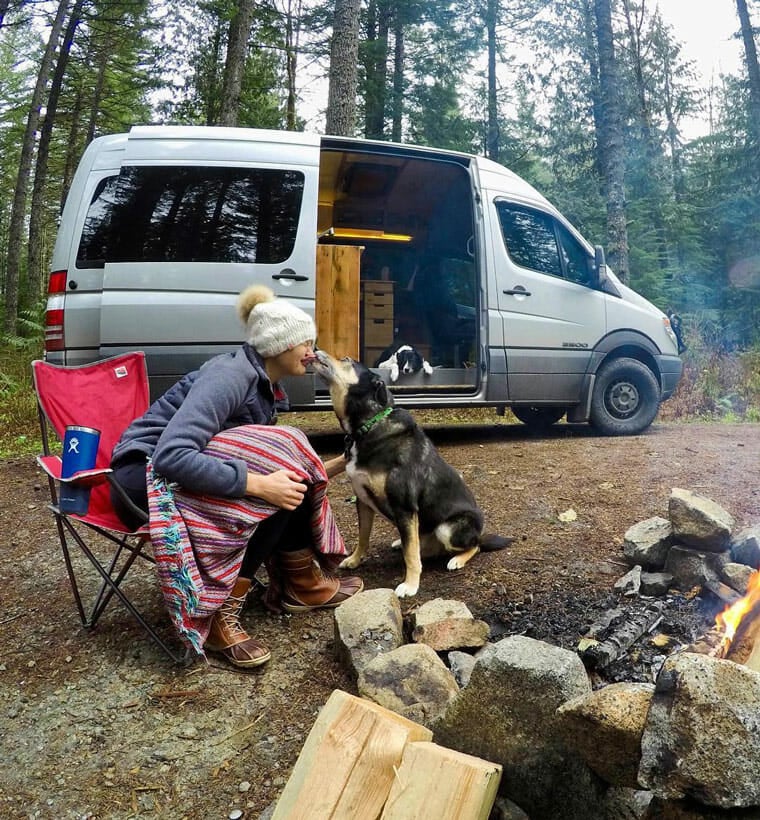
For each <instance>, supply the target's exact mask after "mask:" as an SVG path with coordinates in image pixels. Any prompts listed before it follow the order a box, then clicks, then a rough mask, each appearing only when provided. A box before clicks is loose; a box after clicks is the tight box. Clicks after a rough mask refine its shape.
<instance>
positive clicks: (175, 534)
mask: <svg viewBox="0 0 760 820" xmlns="http://www.w3.org/2000/svg"><path fill="white" fill-rule="evenodd" d="M205 452H206V453H207V454H209V455H213V456H215V457H216V458H220V459H223V460H229V459H240V458H242V459H243V460H244V461H245V462H246V464H247V466H248V470H249V471H251V472H256V473H261V474H266V473H271V472H274V471H275V470H279V469H288V470H293V471H294V472H296V473H298V474H299V476H300V477H301V478H302V479H303V481H304V482H306V483H307V484H308V485H309V490H308V492H307V499H308V500H309V501H310V502H311V505H312V518H311V526H312V534H313V537H314V544H315V546H316V548H317V549H318V550H319V551H320V552H321V553H324V554H327V555H334V556H337V555H345V552H346V548H345V545H344V543H343V539H342V537H341V535H340V533H339V531H338V528H337V526H336V524H335V519H334V517H333V512H332V508H331V507H330V503H329V501H328V499H327V493H326V488H327V474H326V473H325V468H324V465H323V463H322V461H321V459H320V458H319V456H318V455H317V454H316V453H315V452H314V450H313V449H312V447H311V445H310V444H309V441H308V439H307V438H306V436H305V435H304V434H303V433H302V432H301V431H300V430H297V429H295V428H293V427H285V426H283V427H274V426H263V425H246V426H244V427H234V428H232V429H230V430H225V431H224V432H222V433H219V434H218V435H216V436H214V438H213V439H212V440H211V441H210V442H209V445H208V447H207V448H206V450H205ZM148 503H149V510H150V525H149V526H150V537H151V541H152V543H153V550H154V555H155V558H156V567H157V570H158V576H159V582H160V584H161V591H162V592H163V595H164V600H165V602H166V605H167V608H168V610H169V614H170V616H171V618H172V622H173V623H174V626H175V628H176V629H177V632H178V633H179V635H180V637H181V638H182V640H183V641H184V642H185V643H187V644H188V645H189V646H191V647H192V648H193V649H194V650H195V651H196V652H197V653H198V654H200V655H203V654H204V652H203V643H204V641H205V640H206V637H207V636H208V631H209V628H210V625H211V616H212V615H213V614H214V613H215V612H216V611H217V609H219V607H220V606H221V604H222V603H223V602H224V601H225V600H226V599H227V598H228V597H229V594H230V592H231V590H232V587H233V586H234V583H235V580H236V579H237V576H238V573H239V572H240V565H241V563H242V561H243V555H244V554H245V548H246V545H247V544H248V539H249V538H250V537H251V535H253V532H254V530H255V529H256V526H257V524H258V523H259V522H260V521H263V520H264V519H265V518H268V517H269V516H270V515H272V514H273V513H274V512H276V511H277V509H278V508H277V507H274V506H273V505H271V504H269V503H267V502H266V501H264V500H263V499H261V498H253V497H245V498H219V497H216V496H208V495H196V494H194V493H190V492H187V491H185V490H182V489H180V488H179V487H176V486H174V485H172V486H169V485H168V484H167V482H166V481H165V480H164V479H163V478H162V477H161V476H159V475H157V474H156V473H155V472H154V471H153V468H152V465H151V464H150V463H149V464H148Z"/></svg>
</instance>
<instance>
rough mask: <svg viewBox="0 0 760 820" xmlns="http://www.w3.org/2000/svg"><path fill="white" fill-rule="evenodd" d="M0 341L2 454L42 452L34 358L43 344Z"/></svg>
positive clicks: (0, 440)
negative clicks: (38, 346)
mask: <svg viewBox="0 0 760 820" xmlns="http://www.w3.org/2000/svg"><path fill="white" fill-rule="evenodd" d="M15 342H17V340H8V339H5V340H2V341H0V458H8V457H11V456H21V455H28V454H37V453H39V452H41V441H40V435H39V422H38V420H37V401H36V399H35V396H34V386H33V384H32V368H31V362H32V359H35V358H37V357H38V355H39V353H40V349H39V348H31V347H30V346H29V345H27V344H18V343H15Z"/></svg>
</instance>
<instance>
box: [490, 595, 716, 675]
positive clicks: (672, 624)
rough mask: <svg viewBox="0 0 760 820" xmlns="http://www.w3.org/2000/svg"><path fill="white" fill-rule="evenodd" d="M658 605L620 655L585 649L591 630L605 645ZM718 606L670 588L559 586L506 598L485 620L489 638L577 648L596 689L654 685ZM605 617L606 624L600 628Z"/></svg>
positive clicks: (702, 630) (707, 623)
mask: <svg viewBox="0 0 760 820" xmlns="http://www.w3.org/2000/svg"><path fill="white" fill-rule="evenodd" d="M654 604H658V605H659V606H661V607H662V609H661V611H660V612H659V613H658V616H657V619H656V621H657V622H656V623H655V624H654V626H653V628H651V630H650V631H647V630H645V631H644V632H643V633H642V634H641V635H640V637H638V638H637V639H636V640H634V641H633V642H632V643H631V644H630V645H629V646H628V647H624V648H622V650H621V654H620V655H619V656H618V657H617V658H615V659H613V660H611V661H610V662H609V663H600V662H599V661H597V660H595V659H594V657H593V653H590V652H588V650H587V649H586V651H583V650H584V648H585V645H584V638H585V637H586V636H588V635H590V634H591V633H595V637H594V639H593V640H595V641H598V642H599V643H602V642H603V641H605V640H607V639H608V638H609V637H610V635H613V634H615V631H616V630H620V629H621V628H622V627H624V626H625V625H626V624H635V623H637V622H642V621H643V622H644V623H646V622H647V621H648V617H647V615H648V612H649V611H651V610H652V607H653V605H654ZM720 608H722V607H720ZM718 609H719V608H718V607H716V604H715V602H714V601H712V600H708V599H705V598H702V597H700V596H695V595H693V594H691V593H686V594H682V593H679V592H671V593H670V594H668V595H667V596H665V597H664V598H661V599H653V598H628V597H625V596H623V595H620V594H618V593H615V592H600V593H596V594H594V593H588V594H587V595H583V596H581V595H579V594H578V592H577V590H571V591H566V592H565V591H560V590H555V591H554V592H550V593H546V594H536V595H533V596H531V598H529V599H526V600H524V601H522V602H513V601H505V602H504V604H503V606H499V607H497V608H494V609H493V610H491V611H490V612H486V613H484V614H483V615H482V618H483V620H485V621H486V622H487V623H488V624H489V625H490V627H491V634H490V640H491V641H494V642H495V641H498V640H500V639H501V638H504V637H506V636H508V635H525V636H527V637H529V638H535V639H536V640H541V641H545V642H546V643H550V644H553V645H554V646H559V647H561V648H563V649H570V650H575V651H578V652H579V654H580V656H581V659H582V660H583V661H584V663H585V664H586V666H587V668H588V670H589V673H590V674H591V677H592V680H593V682H594V687H595V688H597V687H600V686H605V685H607V684H609V683H621V682H633V683H653V682H654V681H655V679H656V677H657V674H658V672H659V671H660V668H661V667H662V664H663V663H664V662H665V659H666V658H667V656H668V655H670V654H671V653H672V652H674V651H676V650H679V649H683V648H684V647H687V646H689V645H691V644H693V643H694V642H695V641H696V640H697V639H698V638H699V637H700V636H701V635H703V634H704V633H705V632H706V631H707V630H709V629H710V627H711V626H712V625H713V623H714V618H715V613H716V611H718ZM607 621H609V623H608V625H607V627H606V628H603V629H599V628H598V627H599V625H600V624H604V623H605V622H607Z"/></svg>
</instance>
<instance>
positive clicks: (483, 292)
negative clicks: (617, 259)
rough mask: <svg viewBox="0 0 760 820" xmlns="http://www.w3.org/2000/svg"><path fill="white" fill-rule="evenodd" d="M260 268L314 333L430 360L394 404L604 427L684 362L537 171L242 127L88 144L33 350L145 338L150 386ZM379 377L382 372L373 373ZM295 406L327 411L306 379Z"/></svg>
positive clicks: (201, 355) (108, 346)
mask: <svg viewBox="0 0 760 820" xmlns="http://www.w3.org/2000/svg"><path fill="white" fill-rule="evenodd" d="M254 282H257V283H264V284H266V285H268V286H269V287H271V288H272V290H273V291H274V292H275V293H276V294H277V295H278V296H279V297H282V298H284V299H287V300H289V301H292V302H293V303H294V304H296V305H298V306H299V307H301V308H303V309H305V310H306V311H308V312H309V313H311V314H312V315H314V317H315V320H316V323H317V330H318V339H317V344H318V346H319V347H321V348H323V349H325V350H327V351H328V352H330V353H332V354H333V355H336V356H351V357H352V358H355V359H359V360H360V361H363V362H364V363H365V364H367V365H368V366H370V367H372V366H375V365H376V364H377V363H378V359H379V357H381V355H382V353H383V351H384V350H385V349H386V348H388V347H389V346H391V345H393V344H398V343H399V342H402V341H403V342H404V343H405V344H408V345H410V346H412V347H413V348H415V349H416V350H417V351H418V352H419V353H420V354H421V355H422V356H423V357H424V358H425V359H426V360H427V361H428V362H429V363H430V365H431V366H432V372H431V371H430V368H426V369H425V370H424V371H423V370H420V371H419V372H416V373H413V374H401V375H400V376H399V377H398V378H397V379H396V380H395V381H393V382H390V381H389V386H390V389H391V390H392V391H393V393H394V395H395V397H396V402H397V404H400V405H404V406H407V407H410V408H418V407H435V406H440V407H455V406H463V407H474V406H491V407H494V408H496V409H497V410H498V411H500V412H503V411H504V408H505V407H509V408H511V410H512V412H513V413H514V414H515V415H516V416H517V418H518V419H520V420H521V421H522V422H524V423H525V424H528V425H530V426H533V427H545V426H547V425H549V424H553V423H554V422H556V421H559V420H560V419H561V418H562V417H563V416H566V417H567V420H568V421H570V422H589V423H591V424H592V425H593V426H594V427H596V428H597V429H598V430H599V431H600V432H602V433H604V434H609V435H617V434H634V433H639V432H641V431H642V430H644V429H646V428H647V427H648V426H649V425H650V424H651V422H652V421H653V419H654V418H655V416H656V414H657V411H658V408H659V405H660V402H661V401H664V400H665V399H667V398H668V397H669V396H670V395H671V394H672V392H673V390H674V389H675V387H676V385H677V383H678V380H679V378H680V376H681V371H682V364H681V360H680V358H679V356H678V348H677V342H676V337H675V335H674V333H673V330H672V328H671V327H670V323H669V320H668V318H667V317H666V316H665V315H664V314H663V313H662V312H661V311H660V310H658V309H657V308H656V307H655V306H654V305H652V304H650V303H649V302H648V301H647V300H645V299H644V298H643V297H641V296H639V295H638V294H637V293H635V292H634V291H633V290H631V289H630V288H628V287H626V286H625V285H623V284H622V283H621V282H620V281H619V280H618V279H617V278H616V277H615V275H614V273H613V272H612V271H611V270H609V269H608V268H607V267H606V265H605V263H604V254H603V252H602V250H601V248H599V247H597V248H594V247H593V246H592V245H590V244H589V243H588V242H587V241H586V240H585V239H584V238H583V237H582V236H581V235H580V234H579V233H578V232H577V231H576V230H575V228H573V226H572V225H571V224H570V223H569V222H568V221H567V220H566V219H565V218H564V217H563V216H562V214H560V213H559V212H558V211H557V210H556V208H554V207H553V206H552V205H551V204H550V203H549V202H548V201H547V200H546V199H545V198H544V197H543V196H541V194H539V193H538V192H537V191H536V190H535V189H534V188H533V187H531V186H530V185H529V184H528V183H526V182H525V181H524V180H522V179H521V178H520V177H518V176H517V175H516V174H514V173H512V172H511V171H509V170H507V169H506V168H503V167H502V166H500V165H498V164H496V163H494V162H491V161H489V160H487V159H484V158H482V157H478V156H473V155H469V154H464V153H457V152H453V151H444V150H436V149H432V148H424V147H418V146H408V145H398V144H393V143H386V142H370V141H366V140H360V139H348V138H343V137H331V136H318V135H314V134H303V133H293V132H279V131H264V130H253V129H245V128H217V127H195V126H144V127H143V126H141V127H134V128H132V129H131V130H130V131H129V133H126V134H114V135H110V136H104V137H100V138H98V139H95V140H93V142H92V143H91V144H90V145H89V146H88V148H87V149H86V151H85V152H84V155H83V157H82V159H81V162H80V164H79V167H78V169H77V172H76V175H75V177H74V179H73V181H72V186H71V189H70V191H69V194H68V197H67V200H66V205H65V207H64V210H63V214H62V217H61V222H60V227H59V231H58V236H57V240H56V244H55V249H54V253H53V260H52V270H51V275H50V284H49V295H48V305H47V326H46V354H45V355H46V358H47V360H48V361H50V362H55V363H61V364H66V365H78V364H84V363H86V362H91V361H93V360H97V359H101V358H105V357H108V356H113V355H116V354H118V353H122V352H124V351H128V350H143V351H145V353H146V355H147V362H148V370H149V375H150V381H151V392H152V394H153V395H154V396H155V395H157V394H159V393H160V392H162V391H163V390H164V389H166V388H167V387H168V386H169V385H170V384H172V383H173V382H174V381H176V380H177V379H178V378H179V377H180V376H182V375H183V374H184V373H186V372H188V371H190V370H193V369H195V368H197V367H198V366H199V365H200V364H202V363H203V362H204V361H205V360H207V359H208V358H210V357H211V356H214V355H216V354H218V353H222V352H225V351H228V350H231V349H234V348H235V347H237V346H238V345H239V344H240V342H241V340H242V338H243V329H242V328H241V327H240V325H239V323H238V320H237V318H236V314H235V309H234V306H235V300H236V297H237V294H238V293H239V292H240V291H241V290H242V289H243V288H245V287H246V286H248V285H250V284H252V283H254ZM378 372H380V373H387V372H388V371H387V370H380V371H378ZM285 386H286V389H287V392H288V394H289V397H290V401H291V406H292V408H293V409H299V410H304V409H317V410H319V409H328V408H329V406H330V399H329V395H328V393H327V390H326V388H325V386H324V385H323V384H322V383H321V382H320V381H319V379H318V378H317V377H316V376H315V375H306V376H303V377H300V378H297V379H293V380H291V381H290V382H288V383H287V384H286V385H285Z"/></svg>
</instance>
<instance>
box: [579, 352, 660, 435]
mask: <svg viewBox="0 0 760 820" xmlns="http://www.w3.org/2000/svg"><path fill="white" fill-rule="evenodd" d="M659 408H660V385H659V382H658V381H657V378H656V376H655V375H654V373H652V371H651V370H650V369H649V368H648V367H647V366H646V365H645V364H643V363H642V362H640V361H639V360H638V359H628V358H622V359H612V360H611V361H608V362H605V363H604V364H603V365H602V366H601V367H600V368H599V371H598V372H597V374H596V381H595V384H594V394H593V396H592V398H591V424H592V425H593V426H594V427H595V428H596V429H597V430H599V432H600V433H604V435H606V436H633V435H636V434H637V433H641V432H642V431H644V430H646V428H647V427H649V425H650V424H651V423H652V422H653V421H654V418H655V416H656V415H657V411H658V410H659Z"/></svg>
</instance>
